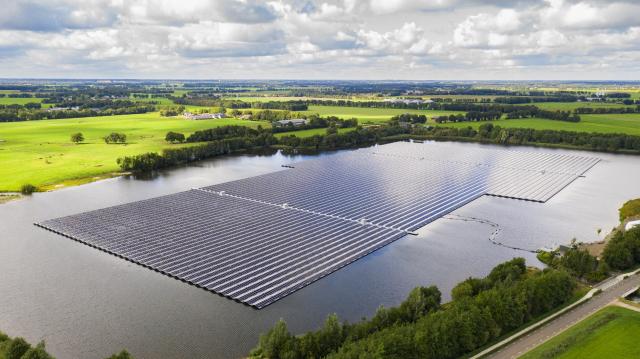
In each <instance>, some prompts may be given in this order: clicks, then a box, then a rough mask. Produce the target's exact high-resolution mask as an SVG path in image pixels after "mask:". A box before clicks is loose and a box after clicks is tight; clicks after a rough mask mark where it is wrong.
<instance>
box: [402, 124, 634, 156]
mask: <svg viewBox="0 0 640 359" xmlns="http://www.w3.org/2000/svg"><path fill="white" fill-rule="evenodd" d="M412 135H413V136H415V137H416V138H424V139H456V140H472V141H479V142H488V143H496V144H505V145H532V144H533V145H535V144H542V145H561V146H570V147H574V148H579V149H585V150H592V151H604V152H617V151H627V152H634V153H640V136H634V135H627V134H623V133H588V132H574V131H555V130H535V129H531V128H502V127H500V126H498V125H494V124H492V123H485V124H482V125H480V127H479V128H478V130H475V129H473V128H471V127H466V128H450V127H441V126H437V127H428V128H427V127H417V128H413V129H412Z"/></svg>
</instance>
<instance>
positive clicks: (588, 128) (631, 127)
mask: <svg viewBox="0 0 640 359" xmlns="http://www.w3.org/2000/svg"><path fill="white" fill-rule="evenodd" d="M580 117H581V119H582V121H580V122H564V121H554V120H547V119H542V118H524V119H515V120H506V119H505V120H497V121H487V122H459V123H444V124H441V125H438V126H447V127H468V126H471V127H473V128H478V127H479V126H480V125H482V124H483V123H489V122H490V123H493V124H496V125H500V126H501V127H507V128H533V129H536V130H557V131H577V132H599V133H625V134H629V135H637V136H640V114H637V113H634V114H624V115H618V114H616V115H581V116H580Z"/></svg>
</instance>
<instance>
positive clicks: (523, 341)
mask: <svg viewBox="0 0 640 359" xmlns="http://www.w3.org/2000/svg"><path fill="white" fill-rule="evenodd" d="M639 285H640V274H637V273H636V274H634V275H632V276H629V277H628V278H627V279H624V280H622V281H620V282H618V283H617V284H614V285H612V286H610V287H608V288H606V289H603V292H602V293H600V294H598V295H596V296H594V297H593V298H591V299H590V300H588V301H586V302H585V303H583V304H582V305H579V306H577V307H575V308H574V309H572V310H570V311H568V312H566V313H564V314H562V315H560V316H559V317H557V318H555V319H554V320H551V321H550V322H548V323H546V324H544V325H543V326H541V327H539V328H537V329H534V330H533V331H531V332H530V333H528V334H526V335H524V336H522V337H520V338H519V339H517V340H515V341H513V342H511V343H509V344H507V345H506V346H504V347H503V348H502V349H500V350H498V351H496V352H494V353H491V354H489V355H487V356H486V358H496V359H503V358H517V357H519V356H521V355H523V354H525V353H526V352H528V351H530V350H532V349H533V348H535V347H536V346H538V345H540V344H542V343H544V342H545V341H547V340H549V339H550V338H552V337H554V336H555V335H557V334H558V333H560V332H562V331H564V330H565V329H567V328H569V327H570V326H572V325H574V324H575V323H577V322H579V321H581V320H582V319H584V318H586V317H588V316H589V315H591V314H593V313H594V312H596V311H597V310H599V309H601V308H603V307H605V306H607V305H608V304H609V303H611V302H612V301H614V300H616V299H617V298H618V297H620V296H622V295H624V294H625V293H627V292H629V291H630V290H632V289H633V288H634V287H637V286H639ZM604 287H606V285H604Z"/></svg>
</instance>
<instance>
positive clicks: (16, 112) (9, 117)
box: [0, 104, 155, 122]
mask: <svg viewBox="0 0 640 359" xmlns="http://www.w3.org/2000/svg"><path fill="white" fill-rule="evenodd" d="M8 106H11V105H7V107H5V108H0V122H17V121H35V120H57V119H64V118H77V117H94V116H114V115H129V114H140V113H146V112H152V111H155V106H153V105H151V104H145V105H140V104H137V105H135V106H131V107H120V108H113V109H112V108H105V109H78V110H70V109H68V110H56V111H47V110H45V109H39V108H28V107H24V106H23V107H22V108H16V107H8Z"/></svg>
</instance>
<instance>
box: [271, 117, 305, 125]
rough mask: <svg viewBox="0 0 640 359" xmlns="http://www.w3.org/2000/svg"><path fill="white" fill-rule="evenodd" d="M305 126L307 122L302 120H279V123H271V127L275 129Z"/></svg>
mask: <svg viewBox="0 0 640 359" xmlns="http://www.w3.org/2000/svg"><path fill="white" fill-rule="evenodd" d="M306 124H307V120H306V119H304V118H292V119H291V120H280V121H275V122H274V123H273V125H274V126H276V127H284V126H289V125H293V126H303V125H306Z"/></svg>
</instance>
